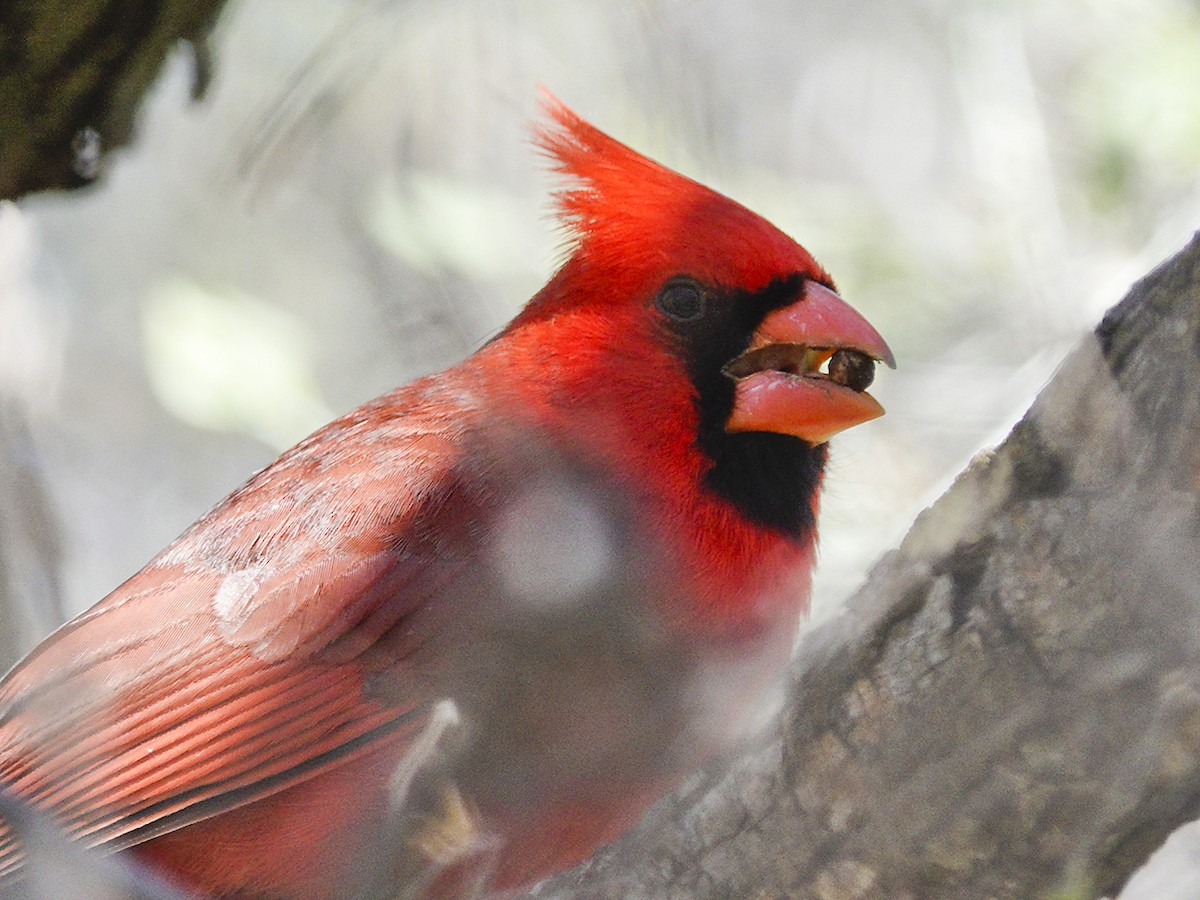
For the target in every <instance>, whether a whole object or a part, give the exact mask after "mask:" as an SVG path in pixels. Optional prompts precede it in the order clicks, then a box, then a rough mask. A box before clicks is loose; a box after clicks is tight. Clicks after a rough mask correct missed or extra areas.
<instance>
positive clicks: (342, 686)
mask: <svg viewBox="0 0 1200 900" xmlns="http://www.w3.org/2000/svg"><path fill="white" fill-rule="evenodd" d="M548 112H549V115H550V117H551V119H552V121H551V123H550V124H548V125H547V126H545V127H543V128H542V129H541V130H540V131H539V135H538V137H539V143H540V145H541V147H542V148H543V149H544V151H545V152H546V153H547V154H548V156H549V157H550V158H551V159H552V160H553V162H554V165H555V167H556V168H557V169H558V170H560V172H561V173H562V174H563V175H565V176H566V178H567V179H568V186H567V189H566V190H564V191H563V192H562V193H561V194H560V195H559V197H558V203H559V207H560V216H561V219H562V222H563V223H564V224H565V226H566V227H567V229H568V230H569V233H570V235H571V237H572V242H571V247H570V255H569V258H567V259H566V261H565V263H564V264H563V265H562V267H561V268H560V269H559V270H558V272H557V273H556V274H555V275H554V277H553V278H552V279H551V280H550V282H549V283H548V284H547V285H546V286H545V287H544V288H542V290H541V291H539V292H538V293H537V295H536V296H534V298H533V299H532V300H531V301H530V302H529V304H528V305H527V306H526V307H525V309H524V310H523V311H522V312H521V313H520V315H518V316H517V318H516V319H515V320H514V321H513V322H512V323H511V324H510V325H509V326H508V327H507V328H505V329H504V331H503V332H502V333H501V334H500V335H498V336H497V337H496V338H495V339H494V340H492V341H491V342H490V343H488V344H487V345H486V346H484V347H483V348H482V349H480V350H479V351H478V352H477V353H475V354H474V355H473V356H471V357H470V358H468V359H467V360H465V361H464V362H462V363H460V364H459V365H457V366H454V367H453V368H450V369H447V370H446V371H444V372H441V373H439V374H436V375H433V376H430V377H427V378H423V379H421V380H419V381H416V382H414V383H412V384H410V385H408V386H406V387H402V388H399V389H398V390H395V391H393V392H392V393H389V394H386V395H384V396H383V397H380V398H378V399H377V400H373V401H371V402H370V403H367V404H366V405H364V406H362V407H359V408H358V409H356V410H354V411H353V412H351V413H349V414H347V415H345V416H343V417H342V418H340V419H338V420H336V421H334V422H332V423H331V424H329V425H327V426H326V427H324V428H322V429H321V430H320V431H318V432H316V433H315V434H313V435H312V436H310V437H308V438H307V439H305V440H304V441H302V442H301V443H299V444H297V445H296V446H295V447H293V448H292V449H291V450H289V451H287V452H286V453H284V454H283V455H282V456H281V457H279V459H277V460H276V461H275V462H273V463H272V464H271V465H269V466H267V467H266V468H265V469H263V470H262V471H261V472H259V473H258V474H256V475H255V476H253V477H252V478H251V479H250V480H249V481H248V482H247V483H246V484H245V485H243V486H242V487H241V488H239V489H238V490H236V491H234V492H233V493H232V494H231V495H230V496H229V497H227V498H226V499H225V500H223V501H222V502H221V503H219V504H218V505H217V506H216V507H215V508H214V509H213V510H212V511H210V512H209V513H208V514H206V515H205V516H204V517H203V518H201V519H200V520H199V521H198V522H196V523H195V524H194V525H192V526H191V527H190V528H189V529H188V530H187V531H185V532H184V533H183V535H181V536H180V537H179V538H178V539H177V540H176V541H175V542H174V543H172V544H171V545H170V546H169V547H167V548H166V549H165V550H164V551H163V552H162V553H160V554H159V555H158V556H157V557H155V559H154V560H152V561H151V562H150V563H149V565H147V566H146V567H145V568H144V569H142V570H141V571H140V572H138V573H137V574H136V575H134V576H133V577H132V578H130V579H129V580H128V581H126V582H125V583H124V584H123V585H121V586H120V587H119V588H117V589H116V590H115V591H113V592H112V593H111V594H109V595H108V596H107V597H106V598H104V599H103V600H101V601H100V602H99V603H98V604H97V605H96V606H94V607H92V608H91V609H90V610H88V611H87V612H85V613H83V614H82V615H80V616H79V617H77V618H76V619H74V620H73V621H71V622H70V623H68V624H67V625H65V626H63V627H62V628H61V629H59V630H58V631H57V632H55V633H54V634H53V635H51V636H50V637H49V638H47V639H46V640H45V641H44V642H43V643H42V644H41V645H40V646H39V647H37V648H36V649H35V650H34V651H33V652H32V653H30V654H29V656H28V657H26V658H25V660H24V661H23V662H21V663H20V664H19V665H18V666H17V667H16V668H15V669H14V670H13V671H12V672H11V673H10V674H9V675H8V676H7V678H6V679H5V680H4V682H3V683H2V684H0V784H2V785H3V787H4V789H5V790H6V791H7V792H8V795H9V796H11V797H16V798H20V799H21V801H23V802H24V803H27V804H28V805H29V806H30V807H32V808H34V809H37V810H40V811H42V812H43V813H44V814H45V815H47V816H48V817H49V818H50V819H51V820H52V821H53V822H54V823H56V824H57V826H58V827H60V828H62V829H63V830H65V832H67V833H68V834H69V835H71V836H72V837H73V838H74V839H76V840H78V841H80V842H82V843H83V844H85V845H87V846H91V847H98V848H102V849H103V850H106V851H115V850H122V849H127V848H133V849H132V850H130V853H132V854H134V855H135V856H136V857H137V858H138V859H139V860H140V861H142V862H144V863H145V864H147V865H149V866H151V867H153V868H155V869H156V870H158V871H161V872H164V873H167V874H168V875H169V877H170V878H171V879H173V880H174V881H175V882H176V883H178V884H180V885H183V886H185V887H186V888H187V889H188V890H198V891H202V892H204V893H207V894H212V895H218V896H234V895H236V896H239V897H270V898H279V897H287V898H293V897H294V898H327V897H335V896H337V897H344V896H380V895H387V896H393V895H395V894H396V893H397V891H398V890H399V887H398V885H400V884H401V883H404V882H405V879H409V878H412V877H415V878H417V879H423V880H421V881H419V882H418V883H417V888H415V889H428V890H430V891H433V892H438V891H443V890H449V888H448V887H447V884H449V883H452V879H450V880H448V879H449V873H452V872H453V871H454V867H455V866H456V865H459V866H461V865H464V864H465V863H464V861H469V860H474V863H473V868H468V869H467V871H473V872H474V873H475V876H474V877H475V878H476V881H477V882H478V883H479V884H483V885H486V886H487V889H488V890H494V891H503V890H506V889H511V888H514V887H518V886H521V885H525V884H528V883H530V882H531V881H532V880H534V879H536V878H538V877H540V876H542V875H545V874H547V873H549V872H552V871H555V870H557V869H561V868H564V867H566V866H568V865H571V864H573V863H575V862H576V861H578V860H581V859H583V858H585V857H586V856H587V855H589V854H590V853H591V852H592V851H593V850H594V849H595V848H596V847H597V846H598V845H599V844H601V843H603V842H605V841H608V840H610V839H611V838H613V837H614V836H615V835H616V834H618V833H620V831H621V830H623V829H624V828H626V827H627V826H628V825H630V824H631V823H632V822H634V821H636V819H637V818H638V816H639V815H640V813H641V812H642V811H643V810H644V809H645V808H646V807H647V806H648V805H649V804H650V803H651V802H652V801H653V800H654V799H655V798H656V797H657V796H659V795H660V794H661V793H662V792H663V791H664V790H666V789H668V788H670V787H671V786H672V785H673V784H675V783H677V781H678V780H679V779H680V777H682V776H683V775H685V774H686V773H687V772H688V771H690V770H691V769H692V768H694V767H695V766H696V765H698V764H700V763H702V762H704V761H705V760H706V759H708V758H710V757H711V756H712V755H713V754H714V753H715V752H717V751H719V750H721V749H722V748H724V747H727V746H729V744H730V742H731V741H732V740H735V739H736V738H737V737H738V736H739V735H740V734H743V733H744V732H745V731H746V729H747V728H748V727H750V725H751V724H752V721H753V720H754V719H755V718H756V713H760V712H761V709H762V707H761V704H762V698H763V696H764V694H765V693H767V692H769V691H770V690H771V689H772V688H774V687H777V685H778V676H779V673H780V671H781V669H782V668H783V666H784V665H785V663H786V661H787V659H788V656H789V651H790V647H791V643H792V639H793V635H794V633H795V629H796V627H797V624H798V620H799V617H800V615H801V614H802V613H803V611H804V610H805V607H806V605H807V602H808V591H809V583H810V571H811V568H812V565H813V558H814V540H815V535H816V532H815V518H816V511H817V493H818V488H819V485H820V481H821V473H822V468H823V465H824V463H825V458H826V449H827V448H826V441H827V440H828V439H829V437H830V436H831V435H833V434H834V433H836V432H838V431H840V430H842V429H844V428H847V427H849V426H851V425H854V424H857V423H860V422H864V421H866V420H868V419H871V418H874V417H876V416H878V415H881V414H882V412H883V410H882V408H881V407H880V406H879V404H878V403H877V402H876V401H875V400H874V399H873V398H872V397H871V396H870V395H869V394H867V393H866V392H865V388H866V387H867V386H868V385H869V384H870V381H871V377H872V374H873V371H874V363H875V361H882V362H885V363H887V364H888V365H893V360H892V355H891V352H890V351H889V349H888V347H887V345H886V344H885V343H884V341H883V339H882V338H881V337H880V336H879V335H878V333H877V332H876V331H875V330H874V329H873V328H872V327H871V326H870V325H869V324H868V323H867V322H866V321H865V320H864V319H863V318H862V317H861V316H859V315H858V314H857V313H856V312H854V311H853V310H852V309H851V308H850V307H849V306H848V305H847V304H846V303H845V302H843V301H842V300H841V299H840V298H839V297H838V296H837V294H836V293H835V292H834V287H833V282H832V281H831V279H830V277H829V275H828V274H826V272H825V271H824V269H822V268H821V267H820V266H819V265H818V264H817V263H816V262H815V261H814V260H813V258H812V257H811V256H810V255H809V254H808V253H807V252H806V251H805V250H804V249H803V248H802V247H800V246H798V245H797V244H796V243H795V242H793V241H792V240H791V239H790V238H788V237H787V236H785V235H784V234H782V233H781V232H780V231H778V230H777V229H776V228H774V227H773V226H772V225H770V224H769V223H768V222H766V221H765V220H763V219H762V218H760V217H759V216H757V215H756V214H754V213H752V212H750V211H749V210H747V209H746V208H744V207H743V206H740V205H739V204H737V203H735V202H733V201H732V200H729V199H728V198H726V197H723V196H721V195H720V194H717V193H715V192H713V191H711V190H709V189H708V188H705V187H703V186H701V185H700V184H697V183H696V182H694V181H691V180H689V179H687V178H685V177H683V176H681V175H679V174H676V173H675V172H672V171H670V170H668V169H666V168H664V167H662V166H660V165H659V164H657V163H655V162H653V161H651V160H649V159H646V158H645V157H643V156H640V155H639V154H637V153H636V152H634V151H633V150H631V149H630V148H628V147H626V146H624V145H623V144H621V143H618V142H617V141H615V140H613V139H612V138H610V137H608V136H607V135H605V134H604V133H602V132H601V131H599V130H597V129H596V128H595V127H593V126H591V125H589V124H588V123H587V122H585V121H583V120H582V119H580V118H579V117H577V116H576V115H575V114H574V113H572V112H571V111H570V110H568V109H566V108H565V107H563V106H562V105H560V104H558V103H557V101H549V102H548ZM447 701H448V702H447ZM453 723H457V724H453ZM24 853H25V851H24V850H23V849H22V842H21V837H20V834H19V833H18V832H17V831H16V830H7V831H4V832H3V833H2V834H0V871H6V872H8V873H9V875H8V877H9V878H14V877H20V875H19V871H18V870H19V868H20V866H21V864H22V859H23V856H24ZM422 886H423V887H422ZM407 889H408V890H413V889H414V888H413V887H412V883H409V887H408V888H407Z"/></svg>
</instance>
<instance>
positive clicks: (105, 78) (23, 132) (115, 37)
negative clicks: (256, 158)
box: [0, 0, 224, 199]
mask: <svg viewBox="0 0 1200 900" xmlns="http://www.w3.org/2000/svg"><path fill="white" fill-rule="evenodd" d="M222 6H224V0H133V2H127V3H121V4H112V3H79V2H76V0H12V2H8V3H3V4H0V199H16V198H17V197H20V196H23V195H24V194H27V193H30V192H32V191H39V190H45V189H47V188H71V187H77V186H79V185H81V184H86V183H88V182H90V181H92V180H93V179H95V178H96V177H97V175H98V174H99V172H100V165H101V161H102V158H103V155H104V154H105V153H107V152H109V151H110V150H112V149H113V148H115V147H121V146H123V145H124V144H125V143H126V142H127V141H128V140H129V137H130V134H131V133H132V130H133V122H134V116H135V114H136V113H137V110H138V107H139V106H140V105H141V102H142V98H143V96H144V95H145V94H146V91H147V90H149V88H150V86H151V84H153V83H154V80H155V78H156V77H157V76H158V72H159V69H160V68H161V67H162V63H163V61H164V60H165V59H166V57H167V54H168V53H169V52H170V51H171V50H172V49H173V48H174V47H175V45H176V44H178V43H179V42H180V41H181V40H183V41H187V42H189V43H190V44H191V45H192V49H193V53H194V55H195V58H196V75H195V80H194V84H193V89H194V90H193V92H194V93H195V94H197V95H199V94H200V93H202V91H203V89H204V86H205V83H206V81H207V78H208V62H207V55H206V53H207V51H206V50H205V40H206V38H207V35H208V32H209V30H210V29H211V28H212V26H213V23H214V22H215V21H216V18H217V15H218V13H219V12H220V11H221V7H222Z"/></svg>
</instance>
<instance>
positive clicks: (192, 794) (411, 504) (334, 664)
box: [0, 410, 461, 873]
mask: <svg viewBox="0 0 1200 900" xmlns="http://www.w3.org/2000/svg"><path fill="white" fill-rule="evenodd" d="M369 414H370V413H369V412H360V413H357V414H352V417H347V419H345V420H340V421H339V422H335V423H334V424H333V425H331V426H329V427H328V428H327V429H325V430H324V431H322V432H320V433H319V434H318V435H317V436H315V437H314V438H310V439H309V441H306V442H305V443H304V444H301V445H299V446H298V447H297V448H295V449H294V450H293V451H291V452H289V453H288V454H285V455H284V456H283V457H281V458H280V460H278V461H277V462H276V463H275V464H273V465H272V466H270V467H269V468H267V469H266V470H264V471H263V472H261V473H259V475H257V476H256V477H255V478H254V479H252V480H251V481H250V482H249V483H248V484H247V485H246V486H245V487H244V488H242V489H241V490H239V491H238V492H236V493H235V494H233V495H231V496H230V497H229V498H228V499H227V500H226V501H224V502H223V503H222V504H220V505H219V506H218V507H217V508H215V509H214V510H213V511H212V512H211V513H210V514H209V515H207V516H206V517H205V518H203V519H201V520H200V521H199V522H198V523H197V524H196V525H194V526H193V527H192V528H191V529H189V530H188V531H187V532H186V533H185V534H184V535H182V536H181V537H180V538H179V540H178V541H176V542H175V543H174V544H172V545H171V546H170V547H168V548H167V549H166V550H165V551H164V552H163V553H162V554H161V555H160V556H159V557H158V558H157V559H156V560H155V561H154V562H152V563H151V564H150V565H149V566H147V567H146V568H145V569H143V570H142V571H141V572H139V573H138V574H137V575H135V576H133V577H132V578H131V579H129V581H127V582H126V583H125V584H123V585H122V586H121V587H119V588H118V589H117V590H115V591H114V592H113V593H112V594H110V595H109V596H108V597H107V598H105V599H104V600H103V601H101V602H100V603H99V604H97V605H96V606H95V607H93V608H92V609H90V610H88V611H87V612H85V613H84V614H82V615H81V616H79V617H78V618H77V619H75V620H74V621H72V622H70V623H68V624H67V625H65V626H63V628H62V629H60V630H59V631H58V632H57V633H56V634H55V635H54V636H53V638H52V639H50V640H49V641H47V642H46V643H45V644H43V645H42V646H41V647H40V648H38V650H37V651H35V652H34V653H33V654H31V655H30V656H29V657H27V658H26V660H25V661H24V662H23V663H22V664H21V665H20V666H18V667H17V668H16V669H15V670H14V671H13V672H12V673H10V674H9V676H8V677H7V678H6V679H5V681H4V682H3V684H2V685H0V785H3V786H4V787H5V789H6V790H7V791H10V792H11V793H12V794H14V795H15V796H17V797H19V798H20V799H22V800H24V801H26V802H29V803H31V804H33V805H34V806H35V807H36V808H38V809H40V810H43V811H45V812H47V813H48V814H49V815H50V816H51V817H52V818H53V819H54V820H55V821H56V822H57V823H58V824H60V825H61V826H62V827H64V828H65V829H66V830H67V831H68V832H69V833H70V834H72V835H73V836H75V837H76V838H79V839H82V840H83V841H84V842H85V843H87V844H89V845H100V844H106V845H111V846H123V845H126V844H129V843H136V842H137V841H139V840H143V839H145V838H146V837H149V836H153V835H154V834H156V833H159V832H161V831H166V830H172V829H174V828H177V827H181V826H182V825H185V824H188V823H189V822H191V821H195V820H197V819H200V818H205V817H207V816H210V815H213V814H215V813H218V812H222V811H225V810H228V809H232V808H234V807H236V806H240V805H242V804H245V803H248V802H251V801H253V800H256V799H259V798H261V797H264V796H267V795H268V794H271V793H274V792H275V791H278V790H281V789H283V788H285V787H288V786H289V785H291V784H295V783H297V782H298V781H301V780H304V779H306V778H308V777H312V776H313V775H314V774H316V773H318V772H320V771H323V770H324V769H326V768H328V767H329V766H332V765H334V764H335V763H336V762H337V761H338V760H340V759H342V758H343V757H344V756H345V755H346V754H347V753H352V752H359V751H360V750H361V749H363V748H365V747H368V746H370V745H371V744H372V743H373V742H374V741H375V740H376V739H377V738H379V737H382V736H383V735H384V734H386V733H390V732H393V731H394V730H395V728H397V727H405V726H406V725H407V724H409V723H412V724H416V720H417V719H419V718H420V715H421V714H422V712H423V710H422V704H423V701H424V699H425V698H421V697H419V696H410V697H406V698H404V699H403V700H399V701H397V699H396V698H395V697H392V696H389V698H387V700H383V699H381V698H377V697H372V696H369V695H368V694H367V693H366V692H365V690H364V677H363V670H362V663H361V661H359V660H357V659H356V658H355V657H356V655H357V653H358V652H361V650H364V649H366V648H367V647H368V646H369V645H370V643H371V641H372V640H373V639H374V638H375V637H378V636H379V635H381V634H383V633H384V632H386V631H387V629H388V628H389V627H390V626H392V625H394V624H395V623H396V622H398V621H400V620H401V619H403V618H404V617H405V616H406V615H407V614H409V613H410V612H411V611H412V610H413V609H414V608H415V607H417V606H418V605H420V604H423V603H425V602H427V601H429V600H431V599H434V598H433V597H432V596H431V595H432V594H433V593H434V592H435V590H436V586H437V585H438V584H439V583H440V582H441V579H442V578H444V577H445V576H446V572H445V571H444V570H445V569H446V568H447V567H451V566H452V561H451V560H449V559H442V558H438V556H437V555H436V550H437V542H436V541H431V540H429V539H428V538H427V537H426V536H423V535H421V534H420V533H419V530H420V528H421V527H422V525H421V523H422V522H423V521H424V519H423V516H422V510H423V509H426V508H427V507H428V506H429V505H430V504H436V503H438V502H439V498H440V495H441V493H442V492H443V491H446V490H449V488H448V487H447V485H448V484H449V483H450V482H451V481H452V479H453V477H454V468H455V465H456V464H457V463H458V461H459V454H458V452H457V451H456V450H455V447H456V442H455V440H454V439H455V432H454V431H452V430H451V429H450V428H448V427H447V424H446V422H445V421H444V418H443V417H442V416H422V415H421V412H420V410H417V411H411V410H410V411H409V414H408V415H406V416H405V417H404V418H403V419H402V420H396V424H394V425H392V424H391V423H389V424H387V425H383V426H381V425H380V423H378V422H375V423H374V426H375V428H376V429H379V432H378V433H376V436H375V437H373V438H372V441H371V443H370V444H369V445H368V446H365V447H363V446H362V445H361V442H360V443H359V444H354V443H353V442H349V441H347V440H346V439H347V437H349V436H352V435H353V434H355V433H357V432H359V431H360V427H361V420H362V419H363V418H364V417H365V416H367V415H369ZM355 416H357V418H355ZM400 422H402V423H403V424H402V425H401V424H399V423H400ZM456 427H459V428H461V426H456ZM380 433H381V434H383V435H384V436H385V437H380V436H379V434H380ZM314 450H317V451H318V452H314ZM339 450H341V451H342V452H341V453H340V455H339ZM364 455H367V456H369V457H370V461H369V463H370V462H374V463H375V464H369V463H368V464H365V465H364V459H363V456H364ZM339 639H340V640H339ZM331 645H333V646H331ZM19 856H20V850H19V848H18V847H17V845H16V842H15V841H14V839H13V837H12V836H11V835H10V834H7V833H5V832H4V831H3V830H2V829H0V873H3V872H4V871H6V870H9V869H11V868H12V867H13V866H14V865H17V864H18V860H19Z"/></svg>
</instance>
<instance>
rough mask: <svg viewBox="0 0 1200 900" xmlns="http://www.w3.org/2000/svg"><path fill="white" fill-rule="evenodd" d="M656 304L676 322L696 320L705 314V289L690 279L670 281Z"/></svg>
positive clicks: (657, 298) (656, 300) (656, 299)
mask: <svg viewBox="0 0 1200 900" xmlns="http://www.w3.org/2000/svg"><path fill="white" fill-rule="evenodd" d="M654 304H655V306H657V307H658V308H659V309H661V310H662V311H663V312H664V313H666V314H667V315H668V316H669V317H670V318H672V319H674V320H675V321H676V322H694V321H696V320H697V319H699V318H700V317H701V316H703V315H704V289H703V288H702V287H700V285H698V284H696V282H694V281H691V280H690V279H683V278H679V279H675V280H674V281H668V282H667V283H666V284H665V285H663V289H662V290H661V291H659V292H658V296H657V297H655V298H654Z"/></svg>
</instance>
